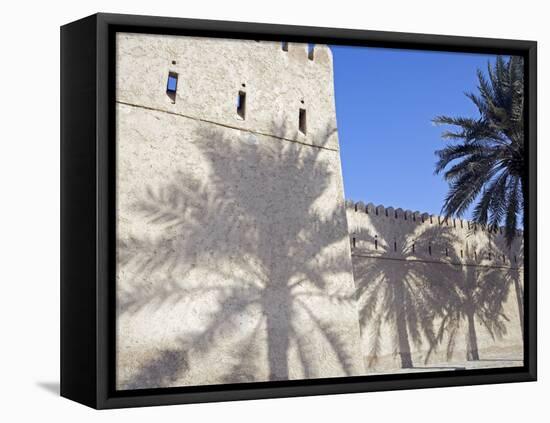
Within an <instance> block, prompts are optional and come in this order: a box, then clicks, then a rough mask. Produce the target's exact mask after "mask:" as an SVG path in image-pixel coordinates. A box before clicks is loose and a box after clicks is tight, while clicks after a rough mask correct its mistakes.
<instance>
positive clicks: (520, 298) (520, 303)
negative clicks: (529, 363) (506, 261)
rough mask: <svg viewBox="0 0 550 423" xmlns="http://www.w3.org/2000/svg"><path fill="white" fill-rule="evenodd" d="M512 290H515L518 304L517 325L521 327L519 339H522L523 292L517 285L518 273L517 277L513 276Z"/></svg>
mask: <svg viewBox="0 0 550 423" xmlns="http://www.w3.org/2000/svg"><path fill="white" fill-rule="evenodd" d="M514 288H515V289H516V300H517V302H518V313H519V323H520V326H521V337H522V338H523V337H524V333H523V330H524V328H523V292H522V290H521V286H520V284H519V271H518V274H517V275H514Z"/></svg>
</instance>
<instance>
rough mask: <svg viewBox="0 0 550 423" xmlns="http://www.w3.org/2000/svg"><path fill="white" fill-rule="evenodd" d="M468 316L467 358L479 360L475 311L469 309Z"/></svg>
mask: <svg viewBox="0 0 550 423" xmlns="http://www.w3.org/2000/svg"><path fill="white" fill-rule="evenodd" d="M466 318H467V320H468V345H467V352H466V360H468V361H475V360H479V351H478V349H477V334H476V324H475V320H474V312H473V311H468V312H467V314H466Z"/></svg>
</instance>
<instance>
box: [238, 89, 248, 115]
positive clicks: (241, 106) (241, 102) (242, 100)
mask: <svg viewBox="0 0 550 423" xmlns="http://www.w3.org/2000/svg"><path fill="white" fill-rule="evenodd" d="M237 114H238V115H239V117H240V118H241V119H242V120H244V119H245V116H246V93H245V92H244V91H239V95H238V96H237Z"/></svg>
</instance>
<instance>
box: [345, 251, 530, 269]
mask: <svg viewBox="0 0 550 423" xmlns="http://www.w3.org/2000/svg"><path fill="white" fill-rule="evenodd" d="M351 255H352V256H356V257H364V258H372V259H379V260H392V261H407V262H411V263H429V264H445V265H448V264H450V265H453V266H468V267H484V268H488V269H510V270H519V269H520V268H519V267H509V266H489V265H486V264H477V263H476V264H473V263H458V262H443V261H435V260H421V259H409V260H406V259H402V258H397V257H380V256H371V255H369V254H358V253H354V252H352V253H351Z"/></svg>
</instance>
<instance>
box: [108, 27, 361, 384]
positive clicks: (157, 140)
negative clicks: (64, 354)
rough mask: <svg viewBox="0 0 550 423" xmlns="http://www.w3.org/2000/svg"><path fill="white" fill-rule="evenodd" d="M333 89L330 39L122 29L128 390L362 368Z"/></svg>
mask: <svg viewBox="0 0 550 423" xmlns="http://www.w3.org/2000/svg"><path fill="white" fill-rule="evenodd" d="M174 63H175V64H174ZM169 72H177V73H178V91H177V95H176V97H175V103H174V102H173V99H172V98H170V97H169V96H168V95H167V94H166V80H167V77H168V73H169ZM243 84H244V85H245V87H243ZM240 90H245V91H246V94H247V99H246V117H245V119H244V120H243V119H242V118H240V117H239V116H238V114H237V113H236V98H237V94H238V92H239V91H240ZM333 95H334V93H333V80H332V63H331V56H330V52H329V50H328V49H327V48H326V47H324V46H317V47H316V49H315V53H314V59H313V60H309V59H308V57H307V51H306V46H305V45H293V44H291V45H290V48H289V51H288V52H285V51H282V49H281V45H280V43H268V42H255V41H233V40H216V39H197V38H188V37H165V36H162V37H161V36H153V35H131V34H119V35H118V37H117V95H116V100H117V239H118V248H117V251H118V260H117V264H118V266H117V281H116V283H117V313H118V316H117V386H118V387H119V388H134V389H135V388H149V387H157V386H183V385H200V384H216V383H230V382H246V381H265V380H277V379H297V378H316V377H332V376H345V375H357V374H362V373H364V365H363V359H362V355H363V354H362V352H361V345H360V328H359V324H358V319H357V307H356V302H355V296H354V294H355V286H354V282H353V276H352V262H351V254H350V244H349V236H348V228H347V223H346V215H345V205H344V199H343V186H342V176H341V165H340V157H339V152H338V137H337V132H336V121H335V112H334V97H333ZM302 101H303V102H304V103H302ZM300 108H305V109H306V110H307V134H306V135H304V134H301V133H300V132H299V130H298V111H299V109H300Z"/></svg>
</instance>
